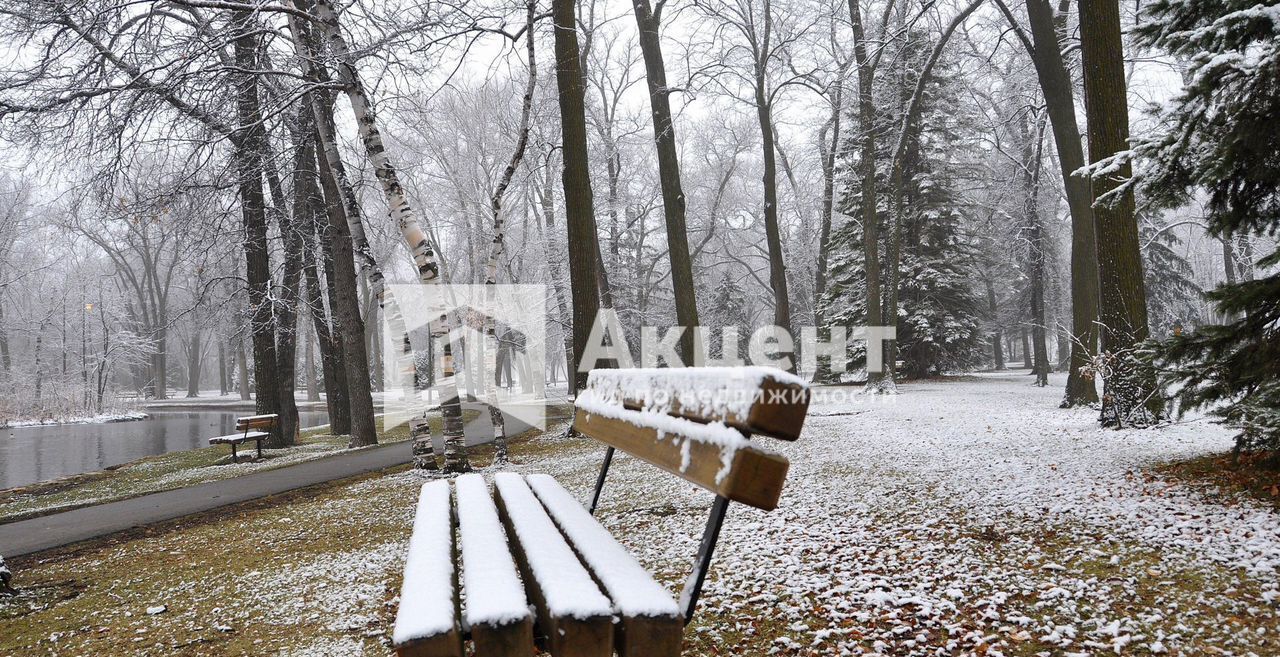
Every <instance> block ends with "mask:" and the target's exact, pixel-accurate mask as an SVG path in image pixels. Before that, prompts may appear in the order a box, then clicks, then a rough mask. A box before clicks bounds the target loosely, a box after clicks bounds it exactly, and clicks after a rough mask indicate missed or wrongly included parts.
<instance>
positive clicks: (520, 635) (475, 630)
mask: <svg viewBox="0 0 1280 657" xmlns="http://www.w3.org/2000/svg"><path fill="white" fill-rule="evenodd" d="M454 486H455V488H456V492H457V508H458V538H459V541H460V542H461V543H462V581H463V587H464V589H465V591H466V613H465V618H466V623H467V625H468V626H469V627H470V628H471V640H472V641H474V642H475V651H476V654H477V655H492V656H494V657H498V656H501V655H528V654H529V652H530V651H531V646H532V645H533V617H532V615H531V614H530V613H529V604H528V602H527V601H526V598H525V592H524V587H523V586H521V584H520V575H519V574H518V573H517V572H516V564H515V562H514V561H513V560H512V557H511V550H510V549H509V548H508V546H507V536H506V534H505V533H504V532H503V529H502V522H501V521H499V520H498V510H497V508H496V507H495V506H494V504H493V498H491V497H489V487H488V486H487V485H486V484H485V481H484V476H483V475H480V474H465V475H462V476H460V477H458V478H457V479H456V480H454Z"/></svg>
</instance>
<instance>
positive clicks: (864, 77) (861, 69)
mask: <svg viewBox="0 0 1280 657" xmlns="http://www.w3.org/2000/svg"><path fill="white" fill-rule="evenodd" d="M849 17H850V19H851V20H852V23H853V59H854V64H855V66H856V68H857V69H858V130H859V131H861V133H862V139H861V144H860V157H859V159H860V162H859V164H860V165H861V171H860V172H859V178H860V181H859V186H860V189H861V199H860V209H861V210H862V257H863V269H864V271H865V273H866V306H867V310H866V323H867V326H871V327H876V326H883V325H884V316H883V314H882V313H881V308H880V219H879V214H878V207H879V206H878V203H877V201H876V132H877V129H876V106H875V97H874V93H875V69H874V68H873V65H872V62H871V60H870V59H869V58H868V55H867V37H866V29H865V28H864V27H863V22H862V10H861V8H860V7H859V2H858V0H849ZM883 380H884V372H872V371H871V369H870V368H868V369H867V389H868V390H872V391H878V390H880V389H881V384H882V382H883Z"/></svg>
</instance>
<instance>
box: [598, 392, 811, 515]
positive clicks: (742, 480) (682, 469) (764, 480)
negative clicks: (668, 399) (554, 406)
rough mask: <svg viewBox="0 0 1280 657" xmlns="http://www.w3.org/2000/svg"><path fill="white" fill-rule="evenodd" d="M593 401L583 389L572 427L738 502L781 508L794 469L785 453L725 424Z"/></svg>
mask: <svg viewBox="0 0 1280 657" xmlns="http://www.w3.org/2000/svg"><path fill="white" fill-rule="evenodd" d="M591 399H592V395H590V394H588V393H586V392H584V393H583V394H582V395H579V397H578V400H577V402H576V404H577V406H578V408H577V411H576V414H575V416H574V421H573V427H574V429H577V430H578V431H579V432H581V433H583V434H585V435H587V436H590V437H591V438H594V439H596V440H598V441H600V442H602V443H605V444H606V445H612V446H613V447H615V448H617V449H620V450H622V451H624V452H626V453H628V454H631V455H632V456H635V457H638V458H640V459H643V460H645V461H648V462H649V463H651V464H653V465H656V466H658V467H659V468H662V469H663V470H666V471H667V472H670V473H671V474H674V475H676V476H679V477H682V478H684V479H685V480H687V481H689V482H692V483H694V484H697V485H699V486H701V487H703V488H705V489H707V490H709V491H711V492H713V493H715V494H717V495H720V496H722V497H727V498H729V499H731V500H733V501H735V502H741V503H743V504H749V505H751V506H754V507H756V508H759V509H764V510H765V511H772V510H773V509H774V508H776V507H777V506H778V498H779V497H781V496H782V485H783V483H784V482H785V481H786V478H787V470H788V468H789V467H790V463H789V462H788V461H787V459H786V458H785V457H783V456H781V455H779V454H774V453H772V452H767V451H764V450H762V449H759V448H758V447H755V446H753V445H751V444H750V443H748V442H747V440H746V439H745V438H743V437H742V436H741V435H740V434H738V433H737V432H736V431H734V430H732V429H729V428H728V427H726V426H724V425H722V424H706V425H704V424H699V423H697V422H694V421H692V420H686V419H683V418H677V417H671V416H668V415H662V414H658V413H651V412H644V411H634V410H630V409H626V408H622V407H621V406H613V405H608V404H607V403H603V402H601V403H596V402H594V401H589V400H591ZM597 401H598V400H597ZM735 436H736V438H735Z"/></svg>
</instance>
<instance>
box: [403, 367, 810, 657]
mask: <svg viewBox="0 0 1280 657" xmlns="http://www.w3.org/2000/svg"><path fill="white" fill-rule="evenodd" d="M808 402H809V396H808V389H807V387H806V386H805V384H804V383H803V382H802V381H801V380H799V379H797V378H795V377H792V376H790V375H787V374H786V373H784V372H779V371H775V370H768V369H764V368H690V369H687V370H674V369H672V370H667V369H664V370H597V371H594V372H592V373H591V376H590V379H589V382H588V387H587V389H586V390H584V391H583V392H582V393H581V394H580V395H579V396H578V399H577V401H576V402H575V405H576V407H577V411H576V417H575V419H574V427H575V428H576V429H577V431H578V432H580V433H582V434H583V435H586V436H589V437H591V438H594V439H596V440H599V441H600V442H603V443H605V444H606V445H607V446H608V449H607V450H606V453H605V460H604V465H603V466H602V468H601V471H600V476H599V478H598V480H597V483H596V489H595V493H594V494H593V496H592V503H591V509H592V510H591V511H588V510H587V509H586V508H584V507H583V506H582V505H581V504H580V503H579V502H578V501H577V500H576V499H574V498H573V496H572V495H570V494H569V492H568V491H566V490H565V489H564V488H562V487H561V486H560V484H559V483H557V482H556V481H555V479H553V478H552V477H550V476H548V475H539V474H534V475H528V476H527V477H526V476H522V475H519V474H515V473H499V474H496V475H494V477H493V479H494V482H493V491H492V496H491V495H490V491H489V486H488V485H486V483H485V480H484V478H483V476H482V475H479V474H468V475H462V476H460V477H458V478H457V479H456V480H455V484H454V486H453V490H452V491H451V489H450V485H449V482H447V481H443V480H440V481H432V482H428V483H426V484H424V485H423V487H422V492H421V495H420V496H419V499H418V507H417V517H416V519H415V521H414V526H413V534H412V536H411V538H410V541H409V555H408V560H407V561H406V563H405V569H404V583H403V587H402V589H401V592H400V609H399V612H398V614H397V616H396V623H395V629H394V632H393V637H392V638H393V642H394V643H395V646H396V651H397V653H398V654H399V655H402V656H414V657H462V656H463V655H465V654H468V653H467V650H466V647H465V642H466V640H467V639H470V640H471V642H472V643H473V644H474V654H475V655H483V656H485V657H506V656H508V655H520V656H521V657H526V656H527V655H529V654H530V653H531V650H532V646H533V644H534V640H535V638H536V639H537V640H538V642H539V645H541V646H542V647H543V648H544V649H545V650H547V651H549V652H550V653H551V654H552V655H555V656H557V657H560V656H564V657H608V656H609V655H612V654H613V653H614V651H615V650H616V651H617V654H619V655H621V656H622V657H669V656H674V655H679V654H680V646H681V642H682V640H683V632H684V626H685V624H686V623H688V621H689V619H690V618H691V617H692V616H693V612H694V609H695V607H696V605H697V600H698V594H699V592H700V590H701V588H702V584H703V581H704V580H705V578H706V574H707V570H708V569H709V567H710V565H711V558H712V553H713V552H714V550H715V545H716V541H717V539H718V537H719V534H720V527H721V525H722V523H723V521H724V517H725V512H726V510H727V509H728V505H729V502H730V501H737V502H742V503H744V504H749V505H751V506H755V507H758V508H761V509H765V510H770V509H773V508H774V507H776V506H777V503H778V498H779V496H780V495H781V492H782V485H783V482H784V480H785V479H786V475H787V469H788V462H787V460H786V459H785V458H784V457H782V456H781V455H778V454H774V453H772V452H769V451H767V450H764V449H761V448H759V447H757V446H756V445H753V444H751V443H749V442H748V437H749V436H750V435H751V434H765V435H769V436H773V437H775V438H782V439H784V440H795V439H796V438H797V437H799V435H800V429H801V426H802V425H803V423H804V417H805V413H806V411H807V409H808ZM615 449H621V450H623V451H626V452H628V453H629V454H631V455H633V456H636V457H639V458H640V459H643V460H644V461H647V462H649V463H651V464H653V465H656V466H658V467H659V468H662V469H664V470H667V471H668V472H671V473H673V474H676V475H678V476H680V477H683V478H684V479H686V480H688V481H690V482H693V483H694V484H697V485H699V486H701V487H703V488H706V489H708V490H710V491H712V492H714V493H715V494H716V498H715V502H714V503H713V504H712V506H711V513H710V518H709V519H708V520H707V526H706V529H705V530H704V532H703V536H702V542H701V546H700V548H699V550H698V555H697V558H696V561H695V563H694V567H693V572H692V573H691V574H690V575H689V578H688V580H687V581H686V583H685V586H684V590H683V591H682V593H681V595H680V600H679V603H677V602H676V601H675V600H674V599H672V597H671V595H670V594H669V593H667V591H666V589H665V588H664V587H663V586H662V585H661V584H659V583H658V582H657V581H656V580H655V579H654V578H653V576H652V575H650V574H649V573H648V572H647V571H646V570H645V569H644V568H643V567H642V566H641V565H640V564H639V563H638V562H637V561H636V560H635V558H634V557H632V556H631V554H630V553H629V552H628V551H627V550H626V548H624V547H623V546H622V545H621V544H620V543H618V541H617V540H615V539H614V538H613V536H611V535H610V534H609V532H608V530H606V529H605V528H604V527H602V526H601V525H600V524H599V523H598V522H597V521H596V520H595V518H593V517H592V513H593V512H594V509H595V506H596V503H597V502H598V501H599V499H600V494H601V489H602V487H603V485H604V481H605V477H606V475H607V473H608V469H609V465H610V463H611V462H612V457H613V452H614V450H615ZM459 580H461V581H459ZM464 598H465V604H463V602H462V600H463V599H464Z"/></svg>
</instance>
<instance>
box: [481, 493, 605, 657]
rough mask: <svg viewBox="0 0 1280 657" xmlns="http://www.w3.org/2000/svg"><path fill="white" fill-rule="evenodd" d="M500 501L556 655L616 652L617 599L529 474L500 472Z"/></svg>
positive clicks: (591, 656) (542, 630)
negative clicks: (567, 536)
mask: <svg viewBox="0 0 1280 657" xmlns="http://www.w3.org/2000/svg"><path fill="white" fill-rule="evenodd" d="M493 481H494V489H493V497H494V501H496V502H497V504H498V512H499V514H500V515H501V517H502V522H503V525H504V526H505V527H506V528H507V536H508V538H509V539H510V542H511V552H512V554H513V555H514V556H515V558H516V563H517V564H519V566H520V572H521V574H522V575H523V576H524V581H525V589H526V590H527V591H528V593H529V597H530V598H532V599H533V601H534V606H535V608H536V609H537V611H538V632H539V635H540V636H542V637H545V640H546V643H547V647H548V650H549V651H550V652H551V654H552V655H555V657H610V656H611V655H612V654H613V605H612V603H610V602H609V599H608V598H606V597H605V596H604V594H603V593H601V592H600V588H599V587H598V586H597V585H596V583H595V581H594V580H593V579H592V577H591V574H590V573H588V572H587V570H586V568H583V566H582V563H581V562H580V561H578V557H577V555H576V554H574V551H573V550H572V549H571V548H570V547H569V545H568V544H567V543H566V542H565V540H564V536H562V535H561V534H560V530H559V529H557V528H556V526H555V524H554V523H553V522H552V521H551V518H550V517H548V516H547V512H546V510H545V509H543V507H542V504H541V503H539V502H538V499H537V497H535V496H534V494H533V491H531V490H529V487H528V486H527V485H526V484H525V482H524V479H523V478H522V477H521V476H520V475H518V474H515V473H513V472H502V473H498V474H496V475H494V477H493Z"/></svg>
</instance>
